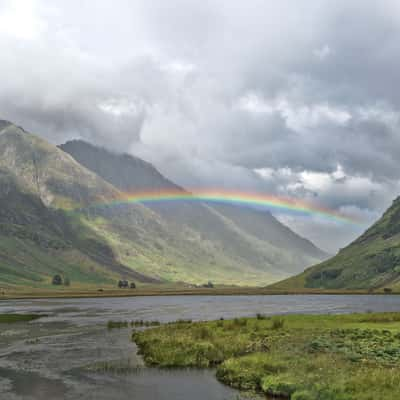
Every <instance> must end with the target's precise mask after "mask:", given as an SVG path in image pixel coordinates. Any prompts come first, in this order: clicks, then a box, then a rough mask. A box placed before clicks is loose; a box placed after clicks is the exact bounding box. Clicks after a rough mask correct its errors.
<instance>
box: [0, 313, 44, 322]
mask: <svg viewBox="0 0 400 400" xmlns="http://www.w3.org/2000/svg"><path fill="white" fill-rule="evenodd" d="M40 317H43V315H39V314H0V323H3V324H11V323H13V322H28V321H33V320H35V319H38V318H40Z"/></svg>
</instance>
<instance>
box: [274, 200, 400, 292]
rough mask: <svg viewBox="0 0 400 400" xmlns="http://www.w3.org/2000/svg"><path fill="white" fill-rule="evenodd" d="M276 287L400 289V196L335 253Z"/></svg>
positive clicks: (275, 286)
mask: <svg viewBox="0 0 400 400" xmlns="http://www.w3.org/2000/svg"><path fill="white" fill-rule="evenodd" d="M273 287H274V288H283V289H288V288H290V289H294V288H303V287H305V288H325V289H328V288H329V289H359V288H360V289H365V288H372V289H378V288H383V287H388V288H395V289H400V198H397V199H396V200H395V201H394V202H393V204H392V206H391V207H390V208H389V209H388V210H387V211H386V212H385V213H384V214H383V216H382V218H381V219H379V220H378V221H377V222H376V223H375V224H374V225H372V226H371V227H370V228H369V229H368V230H367V231H366V232H365V233H364V234H363V235H361V236H360V237H359V238H358V239H357V240H355V241H354V242H353V243H351V244H350V245H349V246H347V247H346V248H344V249H341V250H340V251H339V253H338V254H337V255H336V256H334V257H332V258H331V259H329V260H327V261H325V262H323V263H321V264H318V265H315V266H313V267H311V268H308V269H307V270H306V271H304V273H302V274H300V275H298V276H296V277H293V278H289V279H287V280H285V281H283V282H279V283H277V284H275V285H273Z"/></svg>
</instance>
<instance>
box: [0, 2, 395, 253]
mask: <svg viewBox="0 0 400 400" xmlns="http://www.w3.org/2000/svg"><path fill="white" fill-rule="evenodd" d="M0 51H1V58H0V77H1V89H0V110H1V116H0V118H4V119H9V120H12V121H13V122H16V123H18V124H20V125H23V126H24V127H25V128H26V129H27V130H30V131H33V132H35V133H38V134H41V135H42V136H44V137H46V138H47V139H50V140H51V141H52V142H54V143H60V142H63V141H65V140H67V139H70V138H77V137H79V138H83V139H86V140H89V141H92V142H94V143H96V144H100V145H103V146H105V147H108V148H110V149H114V150H118V151H126V152H130V153H132V154H135V155H138V156H140V157H142V158H145V159H146V160H148V161H151V162H153V163H154V164H155V165H156V166H157V167H158V168H159V169H160V170H161V171H162V172H163V173H164V174H165V175H167V176H168V177H170V178H171V179H173V180H175V181H176V182H178V183H180V184H182V185H186V186H188V187H197V186H201V187H204V186H207V187H221V186H223V187H226V188H229V189H243V190H252V191H259V192H265V193H269V194H277V195H281V196H288V197H298V198H300V199H303V200H307V201H310V202H313V203H315V204H319V205H322V206H324V207H328V208H332V209H335V210H337V211H340V212H343V213H347V214H349V215H353V216H356V217H358V218H359V219H360V220H361V221H362V223H361V224H360V225H356V226H353V225H348V224H347V225H346V224H339V223H335V222H332V221H329V220H326V219H323V218H317V217H305V216H295V215H286V214H284V213H282V214H279V215H277V216H278V217H279V218H280V219H281V220H282V221H284V222H286V223H287V224H289V225H290V226H291V227H292V228H293V229H295V230H296V231H297V232H299V233H301V234H303V235H305V236H307V237H309V238H311V239H312V240H313V241H314V242H315V243H316V244H318V245H320V246H321V247H322V248H324V249H326V250H329V251H331V252H333V251H335V250H337V248H339V247H342V246H344V245H345V244H347V243H348V242H349V241H350V240H352V239H353V238H355V237H356V235H358V234H359V233H360V232H361V231H363V230H364V229H365V228H366V227H367V226H368V225H369V224H370V223H371V222H372V221H374V220H375V219H376V218H378V217H379V215H380V214H381V213H382V211H383V210H384V209H385V208H386V207H387V206H388V205H390V203H391V201H392V200H393V198H394V197H396V196H397V195H398V194H400V184H399V179H400V168H399V167H400V165H399V164H400V89H399V77H400V72H399V71H400V2H399V1H398V0H380V1H379V2H378V1H372V0H371V1H369V0H335V1H332V0H307V1H293V0H280V1H279V2H277V1H273V0H246V1H239V0H202V1H200V0H152V1H148V0H113V1H110V0H91V1H89V0H79V1H75V0H68V1H66V0H65V1H59V0H52V1H49V0H47V1H45V0H21V1H18V0H13V1H9V0H0Z"/></svg>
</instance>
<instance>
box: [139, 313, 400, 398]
mask: <svg viewBox="0 0 400 400" xmlns="http://www.w3.org/2000/svg"><path fill="white" fill-rule="evenodd" d="M133 340H134V341H135V342H136V343H137V345H138V347H139V349H140V353H141V354H142V355H143V357H144V361H145V362H146V363H147V364H148V365H154V366H159V367H164V368H187V367H194V368H208V367H216V371H217V372H216V374H217V378H218V379H219V380H220V381H222V382H224V383H226V384H228V385H230V386H232V387H235V388H238V389H241V390H246V391H254V392H259V393H264V394H266V395H268V396H270V397H272V398H274V397H279V398H286V399H293V400H319V399H321V400H352V399H357V400H376V399H386V400H391V399H393V400H394V399H398V388H399V386H400V313H368V314H351V315H319V316H315V315H290V316H284V317H282V316H280V317H271V318H269V317H265V316H263V315H261V314H259V315H258V316H257V317H256V318H236V319H234V320H218V321H212V322H196V323H188V322H178V323H175V324H166V325H162V326H160V327H156V328H151V329H148V330H145V331H140V332H139V331H137V332H134V333H133Z"/></svg>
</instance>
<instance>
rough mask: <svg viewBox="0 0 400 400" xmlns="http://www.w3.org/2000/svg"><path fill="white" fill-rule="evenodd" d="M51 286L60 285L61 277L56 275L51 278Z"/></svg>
mask: <svg viewBox="0 0 400 400" xmlns="http://www.w3.org/2000/svg"><path fill="white" fill-rule="evenodd" d="M51 283H52V284H53V285H62V278H61V275H59V274H56V275H54V276H53V280H52V282H51Z"/></svg>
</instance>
